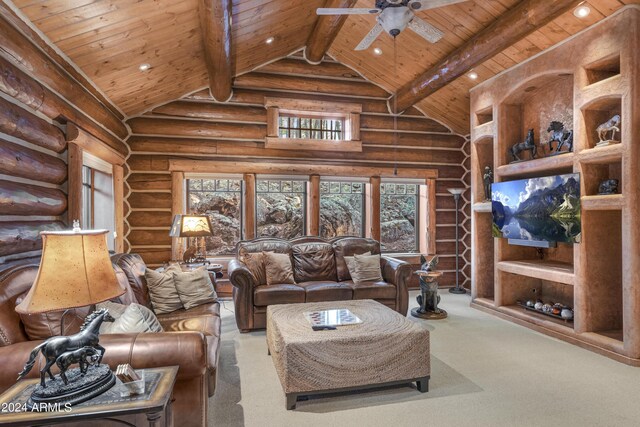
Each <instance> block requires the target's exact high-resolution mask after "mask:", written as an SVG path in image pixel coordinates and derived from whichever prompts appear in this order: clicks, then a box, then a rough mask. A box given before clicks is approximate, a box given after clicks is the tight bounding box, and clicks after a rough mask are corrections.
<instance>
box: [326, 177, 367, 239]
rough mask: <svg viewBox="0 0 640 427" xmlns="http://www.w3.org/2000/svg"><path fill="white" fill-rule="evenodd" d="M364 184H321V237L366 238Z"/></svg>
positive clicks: (333, 182) (330, 182)
mask: <svg viewBox="0 0 640 427" xmlns="http://www.w3.org/2000/svg"><path fill="white" fill-rule="evenodd" d="M364 196H365V195H364V183H362V182H340V181H337V182H336V181H322V182H320V236H322V237H324V238H327V239H330V238H333V237H338V236H364Z"/></svg>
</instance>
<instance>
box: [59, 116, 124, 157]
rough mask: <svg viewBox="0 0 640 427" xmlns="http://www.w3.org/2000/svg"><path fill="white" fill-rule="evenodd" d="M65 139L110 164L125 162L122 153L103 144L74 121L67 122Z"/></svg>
mask: <svg viewBox="0 0 640 427" xmlns="http://www.w3.org/2000/svg"><path fill="white" fill-rule="evenodd" d="M66 139H67V142H73V143H74V144H76V145H77V146H78V147H81V148H82V149H83V150H84V151H86V152H88V153H91V154H93V155H94V156H96V157H99V158H100V159H102V160H104V161H105V162H108V163H111V164H112V165H123V164H124V162H125V160H124V157H123V156H122V154H120V153H119V152H117V151H116V150H114V149H112V148H111V147H109V146H108V145H105V144H103V143H102V141H100V140H99V139H98V138H95V137H94V136H93V135H91V134H90V133H88V132H85V131H84V130H82V129H80V128H79V127H78V126H76V125H75V124H74V123H71V122H69V123H67V132H66Z"/></svg>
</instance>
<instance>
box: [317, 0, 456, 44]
mask: <svg viewBox="0 0 640 427" xmlns="http://www.w3.org/2000/svg"><path fill="white" fill-rule="evenodd" d="M463 1H468V0H376V6H375V8H371V9H367V8H318V9H317V11H316V13H317V14H318V15H368V14H375V15H378V16H376V20H377V21H378V22H377V23H376V25H375V26H374V27H373V28H372V29H371V31H369V33H368V34H367V35H366V36H364V38H363V39H362V41H361V42H360V43H359V44H358V46H356V49H355V50H365V49H367V48H368V47H369V46H371V43H373V41H374V40H375V39H376V38H378V36H379V35H380V33H382V32H383V31H386V32H387V33H388V34H389V35H390V36H392V37H396V36H397V35H398V34H400V33H401V32H402V31H403V30H404V29H405V28H406V27H409V28H410V29H412V30H413V31H414V32H416V33H417V34H418V35H420V36H421V37H423V38H425V39H426V40H428V41H429V42H431V43H435V42H437V41H438V40H440V39H441V38H442V36H444V33H443V32H442V31H440V30H439V29H437V28H436V27H434V26H433V25H431V24H429V23H427V22H425V21H423V20H422V19H420V18H418V17H417V16H416V15H415V13H414V12H415V11H417V10H427V9H435V8H437V7H442V6H449V5H451V4H455V3H462V2H463Z"/></svg>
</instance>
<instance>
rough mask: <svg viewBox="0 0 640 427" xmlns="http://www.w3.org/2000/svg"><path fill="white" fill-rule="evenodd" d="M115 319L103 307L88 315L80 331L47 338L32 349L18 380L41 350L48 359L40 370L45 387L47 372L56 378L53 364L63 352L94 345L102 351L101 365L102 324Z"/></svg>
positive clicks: (34, 361)
mask: <svg viewBox="0 0 640 427" xmlns="http://www.w3.org/2000/svg"><path fill="white" fill-rule="evenodd" d="M115 320H116V319H114V318H113V316H111V315H110V314H109V311H108V310H107V309H106V308H101V309H100V310H96V311H94V312H93V313H91V314H90V315H88V316H87V317H86V319H85V320H84V323H83V324H82V326H81V327H80V332H78V333H77V334H75V335H69V336H57V337H51V338H49V339H47V340H46V341H44V342H43V343H42V344H39V345H38V346H36V348H34V349H33V350H32V351H31V354H30V355H29V360H27V363H26V364H25V365H24V369H23V370H22V372H20V373H19V374H18V380H19V379H21V378H22V377H24V376H25V375H27V374H28V373H29V371H31V368H33V365H35V363H36V357H37V356H38V352H41V353H42V355H43V356H44V358H45V360H46V364H45V365H44V367H43V368H42V369H41V370H40V385H41V386H42V387H43V388H45V387H46V385H45V383H44V379H45V374H49V378H51V380H54V379H55V378H54V377H53V374H52V373H51V366H53V364H54V363H56V360H58V357H60V356H61V355H62V354H63V353H66V352H68V351H74V350H78V349H80V348H82V347H85V346H89V347H94V348H96V349H97V350H99V351H100V357H99V358H98V361H97V363H96V364H98V365H99V364H100V362H102V356H103V355H104V350H105V349H104V347H102V346H101V345H100V344H99V343H98V341H99V336H100V325H102V322H114V321H115Z"/></svg>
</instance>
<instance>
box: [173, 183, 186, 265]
mask: <svg viewBox="0 0 640 427" xmlns="http://www.w3.org/2000/svg"><path fill="white" fill-rule="evenodd" d="M184 185H185V182H184V172H171V221H173V218H175V216H176V215H182V214H184V213H185V194H184ZM180 239H184V238H183V237H174V238H172V239H171V259H172V260H181V259H182V251H184V249H185V247H184V246H183V245H182V243H183V242H182V241H181V240H180Z"/></svg>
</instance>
